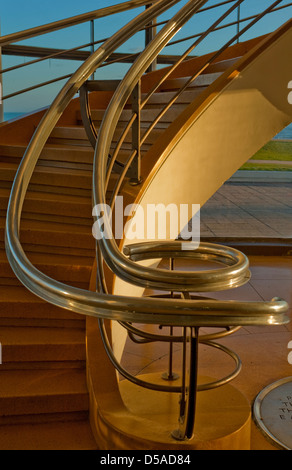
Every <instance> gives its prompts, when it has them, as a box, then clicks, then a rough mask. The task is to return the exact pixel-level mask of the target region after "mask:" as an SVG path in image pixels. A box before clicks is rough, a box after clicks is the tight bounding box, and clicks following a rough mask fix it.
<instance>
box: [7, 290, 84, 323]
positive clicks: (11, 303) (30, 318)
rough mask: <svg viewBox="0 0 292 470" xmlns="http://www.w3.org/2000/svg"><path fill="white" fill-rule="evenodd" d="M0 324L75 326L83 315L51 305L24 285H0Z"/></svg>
mask: <svg viewBox="0 0 292 470" xmlns="http://www.w3.org/2000/svg"><path fill="white" fill-rule="evenodd" d="M0 305H1V309H0V324H1V325H3V326H4V325H6V326H9V325H10V324H11V325H23V326H26V325H32V326H37V325H38V326H43V325H44V326H46V325H50V326H60V327H73V326H74V327H77V328H80V326H82V325H84V324H85V316H83V315H79V314H78V313H75V312H70V311H69V310H65V309H63V308H60V307H57V306H55V305H51V304H49V303H48V302H45V301H44V300H42V299H40V298H39V297H37V296H36V295H34V294H33V293H31V292H30V291H29V290H28V289H26V288H25V287H24V286H4V287H3V286H0Z"/></svg>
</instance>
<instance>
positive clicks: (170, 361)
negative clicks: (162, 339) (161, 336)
mask: <svg viewBox="0 0 292 470" xmlns="http://www.w3.org/2000/svg"><path fill="white" fill-rule="evenodd" d="M173 268H174V259H173V258H170V260H169V269H170V270H171V271H173ZM170 297H171V298H173V291H171V293H170ZM170 336H173V326H171V327H170ZM161 377H162V378H163V379H164V380H177V379H178V378H179V375H178V374H176V373H175V372H173V342H172V341H170V343H169V356H168V372H164V373H163V374H162V376H161Z"/></svg>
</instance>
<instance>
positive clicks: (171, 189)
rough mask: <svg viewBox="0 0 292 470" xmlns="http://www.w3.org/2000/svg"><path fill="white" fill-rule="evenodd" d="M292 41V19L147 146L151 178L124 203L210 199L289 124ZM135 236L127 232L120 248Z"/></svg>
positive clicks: (119, 284)
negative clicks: (290, 53) (130, 237)
mask: <svg viewBox="0 0 292 470" xmlns="http://www.w3.org/2000/svg"><path fill="white" fill-rule="evenodd" d="M291 44H292V20H290V21H288V22H287V23H286V24H285V25H284V26H283V27H282V28H280V29H279V30H277V31H276V32H275V33H272V34H271V35H269V36H268V37H267V38H265V39H264V40H263V41H262V42H261V43H260V44H258V45H256V46H255V47H254V48H253V49H252V50H251V51H250V52H248V53H247V54H245V55H244V56H243V57H242V58H241V59H239V60H238V62H236V63H235V64H234V65H233V66H231V67H230V68H229V69H228V70H227V71H226V72H225V73H224V74H223V75H222V76H221V77H219V78H218V79H217V80H216V81H215V82H214V83H213V84H211V85H210V86H209V87H208V88H207V89H206V90H205V91H203V92H202V93H201V95H199V96H198V97H197V98H196V99H195V100H194V101H193V102H192V103H191V104H190V105H189V106H188V107H187V108H186V110H185V111H184V112H183V113H182V114H181V115H180V116H179V117H178V118H177V119H176V120H175V121H174V122H173V123H172V125H170V126H169V128H168V129H167V130H166V131H165V133H164V134H163V135H162V136H161V138H160V139H159V140H158V141H157V142H156V143H155V144H154V145H153V146H152V147H151V149H150V150H149V152H148V153H147V154H146V156H145V158H144V159H143V160H142V164H141V166H142V168H141V173H142V178H143V183H142V185H141V186H140V187H132V186H131V185H130V184H127V185H126V186H125V187H124V188H123V194H124V206H125V205H126V204H128V203H129V202H135V204H139V205H140V206H141V207H142V208H143V209H144V212H145V213H146V207H147V205H148V204H154V205H156V204H164V205H165V206H168V205H169V204H176V205H178V206H179V205H180V204H188V205H192V204H198V205H200V206H201V207H202V206H203V205H204V204H205V203H206V202H207V201H208V200H209V199H210V197H212V195H213V194H214V193H215V192H216V191H217V190H218V189H219V188H220V187H221V186H222V184H223V183H224V182H225V181H227V180H228V179H229V178H230V177H231V176H232V175H233V174H234V173H235V172H236V171H237V170H238V169H239V168H240V167H241V166H242V165H243V164H244V163H245V162H246V161H247V160H248V159H249V158H250V157H251V156H252V155H254V154H255V153H256V152H257V151H258V150H259V149H261V148H262V147H263V146H264V145H265V144H266V143H267V142H269V141H270V140H271V139H272V138H273V137H274V136H275V135H277V134H278V133H279V132H280V131H281V130H282V129H283V128H285V127H286V126H288V125H289V124H290V123H291V121H292V107H291V105H290V104H289V102H288V93H289V90H288V83H289V82H290V80H291V76H292V64H291V61H289V59H288V56H289V50H291ZM194 215H195V213H193V214H192V216H194ZM134 223H135V220H134V219H133V224H134ZM130 229H131V227H130V226H129V230H130ZM178 235H179V232H178V233H177V236H178ZM140 241H141V242H143V241H146V239H145V240H139V242H140ZM134 242H137V240H134ZM131 243H133V241H132V240H131V239H128V238H127V233H125V234H124V238H123V240H122V241H121V243H120V249H121V250H122V249H123V247H124V246H125V245H130V244H131ZM143 263H144V264H145V263H147V264H151V261H144V262H143ZM156 264H157V262H156ZM128 289H129V286H128V284H126V283H125V282H123V281H122V280H121V279H119V278H118V277H115V279H114V287H113V292H114V293H120V294H125V295H126V294H127V290H128ZM130 290H131V292H132V293H133V290H135V295H139V292H140V293H141V292H142V289H140V288H139V287H134V286H130ZM140 295H141V294H140Z"/></svg>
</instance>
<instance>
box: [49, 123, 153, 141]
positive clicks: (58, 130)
mask: <svg viewBox="0 0 292 470" xmlns="http://www.w3.org/2000/svg"><path fill="white" fill-rule="evenodd" d="M123 130H124V126H123V127H117V128H116V130H115V132H114V136H113V142H118V140H119V138H120V136H121V134H122V132H123ZM144 132H145V129H143V128H142V129H141V135H142V136H143V133H144ZM161 132H162V129H157V128H155V129H154V130H153V131H152V132H151V134H150V136H149V138H148V139H147V140H148V141H149V142H150V143H153V142H155V140H156V139H157V138H158V137H159V136H160V135H161ZM58 139H60V140H62V141H63V142H64V143H66V144H72V143H74V142H76V143H78V142H79V143H80V142H83V141H87V135H86V132H85V129H84V127H82V126H68V127H55V128H54V129H53V131H52V133H51V136H50V142H57V141H58ZM131 142H132V132H131V130H130V131H129V132H128V134H127V136H126V138H125V143H131Z"/></svg>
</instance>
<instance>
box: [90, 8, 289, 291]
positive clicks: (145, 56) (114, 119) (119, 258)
mask: <svg viewBox="0 0 292 470" xmlns="http://www.w3.org/2000/svg"><path fill="white" fill-rule="evenodd" d="M281 1H282V0H276V1H275V2H273V3H272V4H271V5H270V6H269V7H268V8H266V9H265V10H263V11H262V12H261V13H260V14H259V15H258V16H257V18H256V19H253V20H252V21H251V23H250V24H249V25H247V26H246V27H245V28H244V29H243V30H241V31H240V32H239V33H238V34H240V35H242V34H244V32H246V31H247V30H248V29H249V27H252V26H253V25H254V24H255V23H256V22H257V21H259V20H260V19H261V18H263V17H264V16H265V15H266V14H267V13H268V12H269V11H271V10H272V9H273V8H274V7H275V6H277V5H278V4H279V3H281ZM238 3H240V2H238ZM194 9H195V6H194V2H188V3H187V5H186V6H185V7H184V8H183V9H182V10H183V13H182V14H181V13H180V14H178V15H176V16H175V17H174V18H173V19H172V20H171V22H170V27H169V25H168V26H167V27H165V28H163V29H162V30H161V31H160V32H159V33H158V34H157V36H156V37H155V39H154V40H153V41H152V42H151V43H150V44H149V45H148V46H147V48H146V49H145V50H144V52H143V53H141V54H140V56H139V58H138V59H137V61H136V62H135V64H134V65H133V66H132V67H131V68H130V70H129V71H128V72H127V74H126V76H125V78H124V80H123V81H122V82H120V84H119V85H118V87H117V89H116V91H115V93H114V95H113V97H112V99H111V103H110V105H109V107H108V108H107V111H106V114H105V116H104V119H103V121H102V124H101V127H100V129H99V139H98V141H97V145H96V151H95V156H96V157H95V161H94V167H93V203H94V206H96V205H101V206H103V207H105V205H106V192H107V187H106V185H105V183H106V181H107V178H106V175H107V165H108V155H109V154H110V147H111V143H112V139H113V135H114V131H115V128H116V126H117V124H118V121H119V117H120V115H121V113H122V110H123V109H124V106H125V104H126V103H127V101H128V99H129V97H130V95H131V93H132V91H133V89H134V87H135V86H136V84H137V82H138V81H139V80H140V79H141V77H142V75H143V73H144V72H145V70H147V67H149V65H150V64H151V61H152V60H153V58H154V57H156V56H157V55H158V53H159V52H160V51H161V50H162V48H163V47H164V46H165V44H167V43H168V42H169V41H170V39H171V37H172V36H173V35H174V31H177V30H178V29H179V27H180V26H181V24H182V23H183V22H184V21H187V19H188V17H189V15H190V16H191V14H192V13H193V11H194ZM237 36H238V35H235V36H233V37H232V38H231V39H230V40H229V41H228V42H227V43H226V44H225V45H224V46H223V47H222V48H221V49H220V50H219V51H218V52H216V53H215V54H214V55H213V56H212V58H211V59H209V60H208V61H207V62H206V63H205V64H204V65H203V66H202V68H201V69H200V70H199V71H198V72H197V73H196V74H195V75H194V76H193V77H191V78H190V79H189V80H188V82H189V83H191V82H192V81H193V80H194V79H195V78H196V77H197V76H198V75H199V74H200V73H201V72H202V70H204V69H205V68H206V67H207V66H208V65H209V64H210V63H211V62H212V61H214V60H215V59H216V58H217V57H219V56H220V55H221V53H222V52H223V51H224V50H225V49H226V48H227V47H229V46H230V45H231V44H232V43H233V42H234V41H235V40H236V38H237ZM185 88H186V85H184V86H183V87H182V90H184V89H185ZM97 156H98V158H97ZM134 157H135V153H134V152H133V153H132V154H131V156H130V159H133V158H134ZM124 174H125V172H123V174H122V177H123V176H124ZM119 185H121V178H120V180H119ZM115 192H116V191H115ZM97 223H102V224H103V227H100V230H101V231H103V232H104V236H103V237H102V238H101V239H100V241H99V246H100V249H101V252H102V255H103V256H104V258H105V260H106V263H107V264H108V265H109V266H110V268H111V269H112V271H113V272H115V273H116V274H117V275H119V276H121V277H122V278H123V279H125V280H127V281H128V282H130V283H131V282H133V283H136V284H137V285H139V286H144V285H145V282H146V281H147V284H148V286H150V287H151V286H153V287H155V288H160V289H166V290H167V289H168V288H169V286H171V287H173V289H177V290H179V291H183V290H186V289H188V288H189V290H190V291H191V290H194V285H193V283H192V282H191V285H190V284H189V283H190V280H189V277H190V273H185V272H176V279H174V278H173V275H172V273H171V272H162V271H161V270H159V269H154V268H151V267H145V266H142V265H138V264H137V263H135V262H134V261H132V260H131V259H128V258H127V257H126V256H125V255H124V254H123V253H121V251H120V249H119V247H118V245H117V242H116V240H115V239H114V237H113V234H112V228H111V224H110V220H109V218H108V217H105V218H103V219H102V221H100V222H99V221H98V220H97ZM231 277H232V276H230V278H231ZM227 286H228V280H227V283H226V285H225V287H227Z"/></svg>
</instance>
